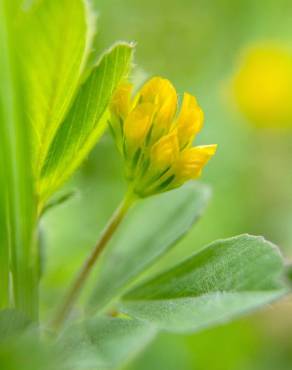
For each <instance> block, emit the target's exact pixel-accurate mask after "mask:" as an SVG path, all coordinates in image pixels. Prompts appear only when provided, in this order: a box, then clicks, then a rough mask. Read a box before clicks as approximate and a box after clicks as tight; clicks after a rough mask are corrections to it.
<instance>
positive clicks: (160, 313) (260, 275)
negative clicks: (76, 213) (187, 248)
mask: <svg viewBox="0 0 292 370" xmlns="http://www.w3.org/2000/svg"><path fill="white" fill-rule="evenodd" d="M282 273H283V262H282V258H281V256H280V254H279V252H278V250H277V249H276V247H274V246H273V245H272V244H271V243H269V242H267V241H265V240H264V239H263V238H262V237H254V236H249V235H242V236H238V237H234V238H230V239H226V240H219V241H216V242H214V243H212V244H211V245H209V246H208V247H206V248H205V249H203V250H202V251H201V252H199V253H197V254H195V255H194V256H192V257H191V258H189V259H187V260H185V261H183V262H182V263H180V264H179V265H177V266H175V267H174V268H172V269H170V270H169V271H166V272H164V273H162V274H161V275H159V276H157V277H155V278H152V279H151V280H149V281H148V282H145V283H143V284H141V285H140V286H138V287H136V288H134V289H133V290H132V291H131V292H129V293H128V294H127V295H125V296H124V297H123V301H122V303H121V310H122V312H125V313H127V314H129V315H131V316H133V317H135V318H138V319H142V320H147V321H149V322H151V323H152V324H155V325H156V326H157V327H158V328H160V329H163V330H168V331H174V332H193V331H197V330H200V329H203V328H206V327H209V326H212V325H215V324H218V323H221V322H225V321H228V320H230V319H232V318H234V317H237V316H238V315H241V314H243V313H246V312H249V311H252V310H254V309H256V308H258V307H261V306H262V305H264V304H267V303H269V302H272V301H274V300H275V299H278V298H280V297H281V296H282V295H283V294H284V293H285V292H286V289H285V288H284V286H283V284H282V282H281V275H282Z"/></svg>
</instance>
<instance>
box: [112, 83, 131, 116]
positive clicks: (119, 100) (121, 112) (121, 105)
mask: <svg viewBox="0 0 292 370" xmlns="http://www.w3.org/2000/svg"><path fill="white" fill-rule="evenodd" d="M132 90H133V85H132V84H131V83H129V82H124V83H122V84H120V86H119V87H118V88H117V90H116V91H115V93H114V95H113V98H112V102H111V105H110V110H111V112H112V114H114V115H115V116H118V117H121V118H122V119H125V117H126V116H127V115H128V113H129V112H130V109H131V94H132Z"/></svg>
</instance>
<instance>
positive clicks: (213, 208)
mask: <svg viewBox="0 0 292 370" xmlns="http://www.w3.org/2000/svg"><path fill="white" fill-rule="evenodd" d="M95 1H96V5H97V8H98V9H99V22H98V23H99V26H98V28H99V45H98V47H99V48H100V50H102V49H104V48H106V47H108V46H109V45H110V44H111V43H112V42H113V41H115V40H117V39H119V40H133V41H136V42H137V49H136V56H135V63H136V68H135V71H134V76H135V79H136V80H137V81H142V80H143V78H145V77H147V76H152V75H161V76H164V77H167V78H169V79H170V80H171V81H172V82H173V84H174V85H175V86H176V88H177V90H178V91H179V92H180V93H183V92H184V91H188V92H190V93H192V94H194V95H196V97H197V98H198V100H199V102H200V104H201V106H202V107H203V110H204V112H205V127H204V130H203V131H202V133H201V134H200V135H199V138H198V142H200V143H205V144H209V143H218V145H219V147H218V153H217V154H216V156H215V157H214V159H213V160H212V161H211V162H210V164H209V165H208V166H207V168H206V169H205V171H204V174H203V177H202V179H201V181H203V182H205V183H208V184H210V185H211V186H212V188H213V198H212V201H211V203H210V205H209V207H208V209H207V212H206V214H205V215H204V217H203V218H202V219H201V220H200V222H199V223H198V224H197V225H196V226H195V227H194V229H193V230H192V231H191V233H190V234H189V235H188V236H187V237H186V238H185V239H184V240H183V241H182V242H180V244H179V245H178V246H177V247H176V248H175V249H174V250H173V251H172V252H171V253H170V254H169V255H168V256H167V257H166V258H164V259H163V260H162V261H160V266H161V264H163V265H164V266H168V265H171V264H172V263H174V262H176V261H177V260H178V259H180V258H183V257H184V256H187V255H189V254H191V253H193V252H194V251H196V250H198V249H199V248H201V247H203V246H204V245H205V244H206V243H209V242H210V241H212V240H214V239H218V238H225V237H229V236H232V235H236V234H240V233H245V232H248V233H252V234H260V235H264V236H265V237H266V238H267V239H269V240H271V241H272V242H274V243H275V244H277V245H279V246H280V248H281V250H282V252H283V253H284V255H285V256H286V257H287V259H289V257H291V256H292V191H291V184H292V166H291V163H292V117H291V128H290V129H289V127H288V128H286V129H285V130H283V129H282V128H281V127H277V125H275V127H273V128H272V129H271V128H265V127H261V128H258V127H257V126H256V125H255V124H254V123H253V122H252V121H249V120H248V119H247V118H245V117H246V114H245V113H246V112H244V111H241V110H240V107H238V106H237V105H236V101H235V100H236V99H235V98H234V96H233V95H232V88H231V87H230V86H231V85H232V83H231V81H232V79H233V76H234V74H236V73H237V69H238V68H240V62H238V60H239V58H240V55H241V54H242V52H243V51H244V50H245V49H246V48H248V47H249V46H250V45H257V44H258V43H262V42H270V41H272V42H273V43H278V44H279V45H281V47H282V45H285V48H288V49H289V48H291V46H292V27H291V24H292V2H291V0H277V1H276V0H273V1H272V0H136V1H134V0H124V1H118V0H116V1H110V0H95ZM291 71H292V69H291ZM291 73H292V72H291ZM291 90H292V86H291ZM290 104H291V105H292V101H291V102H290ZM262 126H264V125H262ZM279 126H280V125H279ZM125 187H126V184H125V182H124V180H123V171H122V164H121V159H120V157H119V155H118V153H117V151H116V149H115V147H114V144H113V141H112V139H111V137H110V135H109V134H106V135H105V136H104V137H103V138H102V140H101V141H100V142H99V144H98V145H97V146H96V148H95V149H94V151H93V152H92V153H91V155H90V156H89V158H88V160H87V161H86V163H85V164H84V165H83V167H82V168H81V170H80V171H79V172H78V174H77V175H76V176H75V178H74V179H73V180H72V181H71V183H70V184H67V185H66V188H68V189H72V188H73V189H77V195H76V196H75V197H74V198H73V199H72V200H71V201H69V202H68V203H67V204H65V205H63V206H61V207H59V208H58V209H55V210H54V211H51V212H50V213H48V214H47V215H46V217H45V219H44V221H43V224H42V233H43V239H44V244H45V248H44V254H45V255H46V265H45V266H44V269H45V270H46V274H45V276H44V279H43V282H42V292H44V291H46V294H45V295H44V293H43V297H42V298H43V302H44V303H43V307H42V311H43V315H44V316H47V315H48V314H49V313H50V311H51V309H52V307H54V303H55V297H56V294H57V296H61V295H62V293H63V289H65V288H66V286H67V285H68V282H69V280H70V277H71V276H72V274H74V272H75V271H76V270H77V267H78V266H79V264H80V261H81V260H82V258H83V257H85V256H86V255H87V253H88V251H89V250H90V248H91V247H92V246H93V245H94V242H95V241H96V239H97V236H98V232H99V231H100V229H101V227H102V226H103V225H104V223H105V221H106V219H107V218H108V217H109V216H110V214H111V212H112V211H113V210H114V208H115V206H116V205H117V204H118V202H119V201H120V199H121V197H122V195H123V192H124V190H125ZM60 286H62V287H63V288H62V289H60ZM53 297H54V298H53ZM129 369H131V370H138V369H139V370H146V369H147V370H148V369H149V370H150V369H151V370H156V369H157V370H158V369H159V370H162V369H165V370H172V369H173V370H180V369H182V370H209V369H215V370H262V369H265V370H270V369H271V370H284V369H287V370H288V369H292V302H291V300H289V299H286V300H285V301H284V302H280V303H278V304H277V305H275V306H273V307H269V308H267V309H265V310H263V311H262V312H260V313H257V314H255V315H253V316H252V317H249V318H245V319H242V320H239V321H237V322H234V323H231V324H227V325H225V326H221V327H218V328H215V329H212V330H208V331H206V332H203V333H199V334H196V335H193V336H175V335H166V334H163V335H160V336H159V337H158V338H157V340H156V341H155V342H154V343H153V344H152V345H151V346H150V347H148V348H147V349H146V350H145V351H144V352H143V353H142V354H140V355H139V356H138V357H137V358H136V359H135V360H134V361H133V363H132V364H131V365H130V366H129Z"/></svg>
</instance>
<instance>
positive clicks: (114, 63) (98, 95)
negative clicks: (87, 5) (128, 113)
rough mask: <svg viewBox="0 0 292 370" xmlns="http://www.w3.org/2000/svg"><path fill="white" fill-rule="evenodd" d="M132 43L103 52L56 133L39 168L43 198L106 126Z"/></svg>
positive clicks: (58, 183) (87, 150) (61, 180)
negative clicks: (111, 99)
mask: <svg viewBox="0 0 292 370" xmlns="http://www.w3.org/2000/svg"><path fill="white" fill-rule="evenodd" d="M132 51H133V46H132V45H130V44H127V43H120V44H117V45H115V46H114V47H113V48H112V49H110V50H109V51H108V52H107V53H105V54H104V55H103V57H102V58H101V60H100V62H99V63H98V64H97V65H96V66H95V68H94V69H93V71H92V72H91V74H90V75H89V77H88V78H87V80H86V81H85V83H84V84H83V85H82V86H81V87H80V89H79V91H78V94H77V96H76V98H75V100H74V102H73V105H72V107H71V109H70V111H69V113H68V114H67V116H66V118H65V120H64V122H63V123H62V125H61V126H60V128H59V130H58V131H57V133H56V136H55V138H54V140H53V142H52V144H51V146H50V149H49V152H48V156H47V158H46V160H45V163H44V166H43V168H42V172H41V181H40V185H39V187H40V194H41V198H42V199H43V200H46V199H47V198H48V197H49V196H50V195H51V194H52V193H53V192H54V191H55V190H56V189H57V188H59V187H60V186H61V185H62V184H63V183H64V181H66V180H67V178H68V177H69V176H70V175H71V174H72V173H73V171H74V170H75V169H76V168H77V167H78V166H79V164H80V163H81V162H82V160H83V159H84V158H85V157H86V156H87V154H88V153H89V151H90V150H91V149H92V147H93V146H94V145H95V143H96V141H97V140H98V138H99V137H100V136H101V135H102V133H103V132H104V130H105V127H106V118H107V117H106V116H107V111H106V109H107V106H108V104H109V101H110V98H111V96H112V93H113V91H114V90H115V89H116V87H117V85H118V84H119V82H120V81H121V79H123V78H125V77H126V75H127V74H128V72H129V69H130V64H131V57H132Z"/></svg>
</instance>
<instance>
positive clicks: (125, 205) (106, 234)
mask: <svg viewBox="0 0 292 370" xmlns="http://www.w3.org/2000/svg"><path fill="white" fill-rule="evenodd" d="M134 201H135V197H134V196H133V195H131V194H129V195H127V196H126V197H125V198H124V200H123V201H122V203H121V204H120V206H119V207H118V208H117V209H116V211H115V212H114V213H113V215H112V217H111V218H110V220H109V221H108V223H107V225H106V226H105V228H104V229H103V231H102V233H101V235H100V238H99V240H98V242H97V244H96V246H95V248H94V249H93V250H92V252H91V253H90V255H89V256H88V258H87V259H86V260H85V262H84V264H83V265H82V267H81V269H80V271H79V273H78V274H77V276H76V278H75V280H74V281H73V284H72V285H71V288H70V289H69V291H68V294H67V295H66V296H65V300H64V302H63V304H62V305H61V307H60V309H59V310H58V311H57V314H56V316H55V318H54V319H53V321H52V324H51V328H52V329H53V330H54V331H57V330H59V329H60V328H61V327H62V325H63V324H64V322H65V321H66V319H67V317H68V315H69V314H70V312H71V310H72V308H73V306H74V304H75V302H76V300H77V299H78V297H79V295H80V293H81V291H82V288H83V287H84V284H85V282H86V280H87V278H88V277H89V275H90V272H91V270H92V268H93V267H94V265H95V263H96V261H97V259H98V257H99V256H100V254H101V253H102V251H103V250H104V248H105V246H106V245H107V243H108V242H109V240H110V239H111V237H112V236H113V234H114V232H115V231H116V229H117V228H118V226H119V225H120V223H121V221H122V220H123V218H124V217H125V215H126V213H127V211H128V210H129V208H130V207H131V205H132V204H133V203H134Z"/></svg>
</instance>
